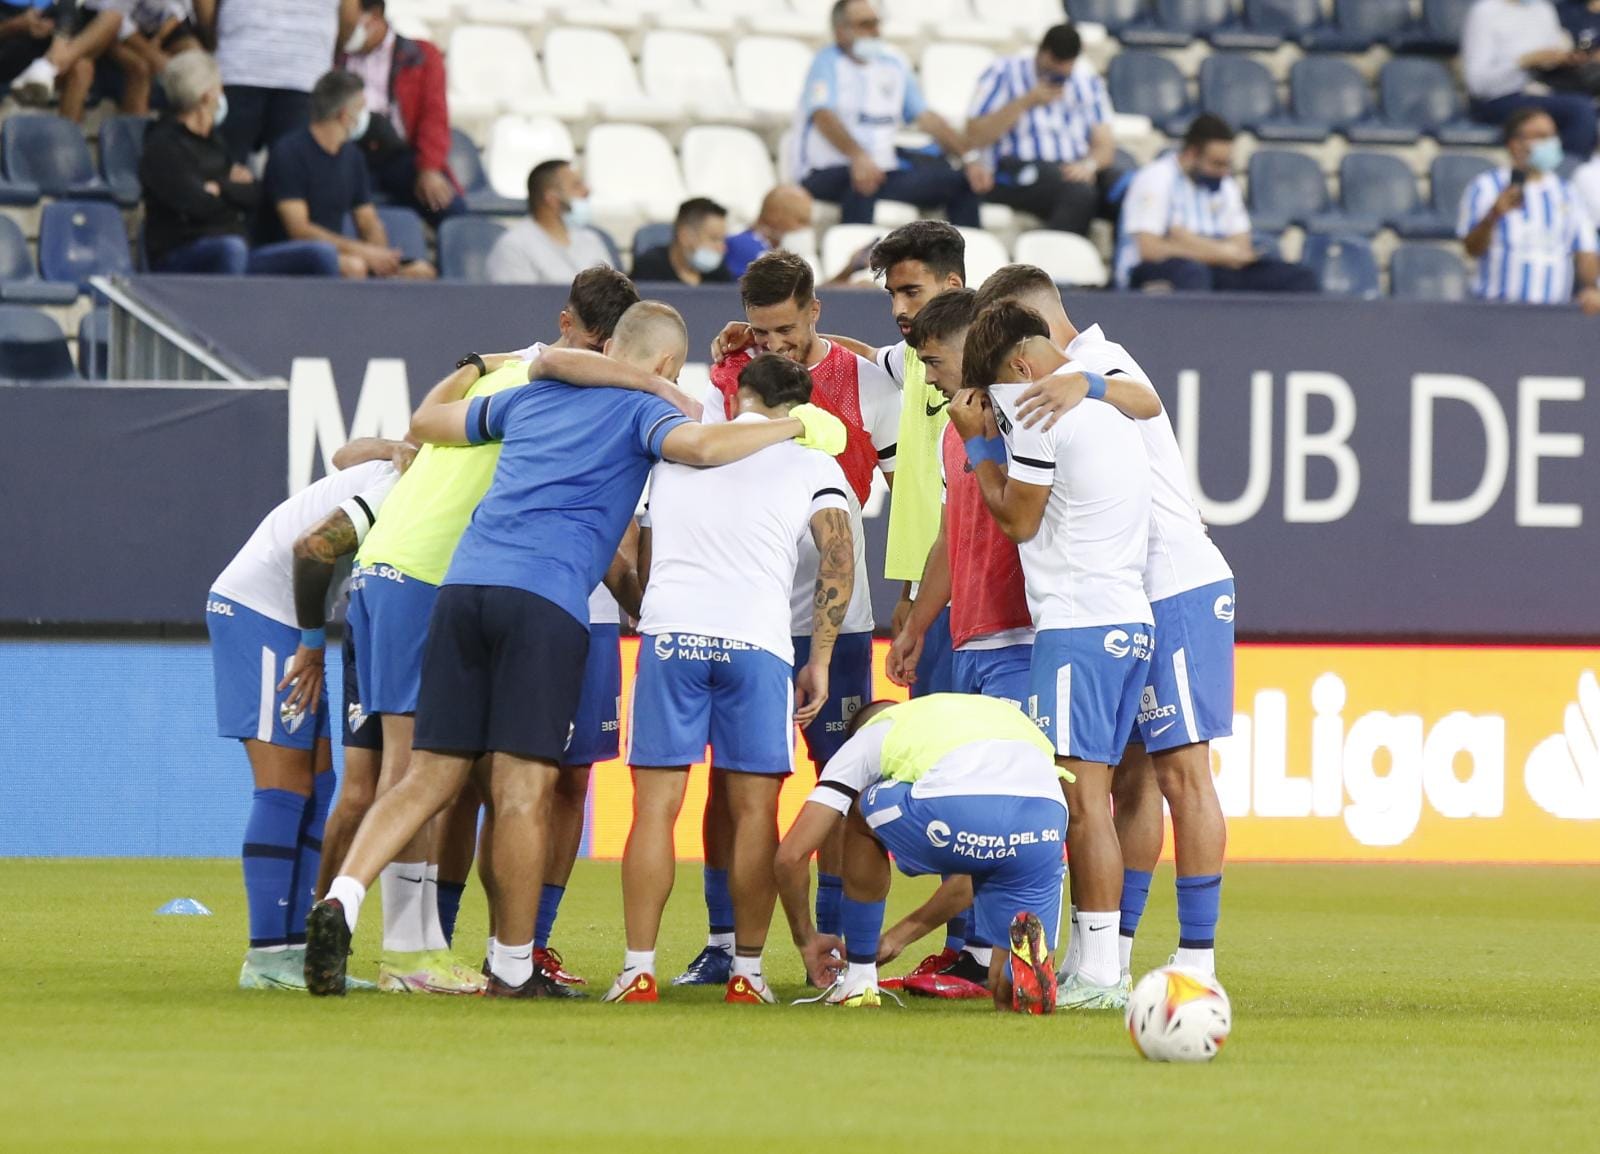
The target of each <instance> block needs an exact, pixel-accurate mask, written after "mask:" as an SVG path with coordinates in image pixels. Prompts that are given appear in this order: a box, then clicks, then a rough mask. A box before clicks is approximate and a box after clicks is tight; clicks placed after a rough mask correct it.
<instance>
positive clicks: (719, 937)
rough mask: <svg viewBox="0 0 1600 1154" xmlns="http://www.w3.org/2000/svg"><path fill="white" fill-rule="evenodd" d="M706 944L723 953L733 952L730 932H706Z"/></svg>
mask: <svg viewBox="0 0 1600 1154" xmlns="http://www.w3.org/2000/svg"><path fill="white" fill-rule="evenodd" d="M706 945H707V946H709V947H710V948H711V949H713V950H721V951H723V952H724V953H728V954H731V953H733V935H732V934H707V935H706Z"/></svg>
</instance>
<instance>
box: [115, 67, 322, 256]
mask: <svg viewBox="0 0 1600 1154" xmlns="http://www.w3.org/2000/svg"><path fill="white" fill-rule="evenodd" d="M161 85H162V88H163V89H164V90H165V91H166V94H167V112H166V115H164V116H163V117H162V118H161V119H160V120H158V121H156V123H154V124H152V125H151V126H150V129H149V131H148V132H146V133H145V138H144V154H143V156H142V157H141V158H140V161H139V182H140V183H141V184H142V185H143V186H144V209H145V224H144V243H145V252H146V255H147V256H148V258H149V261H150V267H151V268H152V269H154V270H155V271H156V272H190V273H218V274H232V275H238V274H241V273H247V272H248V273H257V274H263V275H269V276H338V275H339V253H338V251H337V250H336V249H335V248H334V247H333V245H331V244H325V243H323V242H321V241H314V240H313V241H285V242H284V243H282V244H273V245H267V246H266V247H264V248H258V249H256V250H255V251H253V252H252V251H251V250H250V246H249V244H248V242H247V241H246V239H245V238H246V236H247V235H248V233H249V230H250V224H251V219H252V217H253V216H254V213H255V209H256V204H257V202H258V200H259V199H260V189H259V188H258V186H257V185H256V183H255V178H254V176H253V175H252V174H251V172H250V170H249V169H248V168H246V167H245V166H244V165H242V164H238V163H235V162H233V161H231V160H229V159H228V146H227V145H226V144H225V143H224V142H223V140H222V136H221V134H220V133H219V132H218V131H217V129H218V127H219V125H220V124H221V123H222V121H223V119H224V116H225V114H226V112H227V104H226V102H225V98H224V97H223V95H222V72H221V70H220V69H218V67H217V62H216V61H215V60H213V59H212V58H211V57H210V56H208V55H207V54H206V53H204V52H201V51H199V50H194V51H191V52H184V53H181V54H179V55H178V56H175V57H173V60H172V63H171V64H169V65H167V68H166V71H165V72H163V73H162V74H161Z"/></svg>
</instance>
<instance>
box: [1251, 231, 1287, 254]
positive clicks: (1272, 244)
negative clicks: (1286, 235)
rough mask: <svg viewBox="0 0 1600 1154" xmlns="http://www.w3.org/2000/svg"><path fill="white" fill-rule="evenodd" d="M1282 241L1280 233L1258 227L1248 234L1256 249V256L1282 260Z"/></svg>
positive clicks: (1252, 245)
mask: <svg viewBox="0 0 1600 1154" xmlns="http://www.w3.org/2000/svg"><path fill="white" fill-rule="evenodd" d="M1282 243H1283V234H1282V233H1278V232H1266V231H1263V230H1261V229H1259V228H1258V229H1256V230H1255V231H1254V232H1252V233H1251V234H1250V244H1251V247H1253V248H1254V249H1255V250H1256V255H1257V256H1269V257H1271V258H1272V259H1273V260H1282V259H1283V247H1282Z"/></svg>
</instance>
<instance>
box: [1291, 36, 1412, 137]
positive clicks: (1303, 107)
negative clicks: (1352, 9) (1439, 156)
mask: <svg viewBox="0 0 1600 1154" xmlns="http://www.w3.org/2000/svg"><path fill="white" fill-rule="evenodd" d="M1289 94H1290V102H1291V104H1292V106H1293V108H1294V115H1295V119H1296V120H1299V121H1301V122H1303V123H1305V124H1315V125H1320V126H1322V127H1323V128H1325V129H1327V130H1330V131H1333V132H1339V133H1342V134H1343V135H1345V136H1347V137H1348V138H1349V139H1351V140H1357V141H1360V142H1361V143H1363V144H1410V143H1414V142H1415V141H1416V140H1417V139H1418V137H1419V136H1420V135H1421V133H1420V132H1418V131H1417V129H1415V128H1413V127H1410V126H1407V125H1396V124H1386V123H1384V122H1382V121H1379V120H1377V119H1376V118H1375V117H1373V115H1372V106H1371V101H1370V99H1369V97H1368V93H1367V82H1366V81H1365V80H1363V79H1362V77H1361V73H1359V72H1357V71H1356V69H1355V66H1354V65H1352V64H1349V63H1347V62H1345V61H1343V60H1336V59H1334V58H1333V57H1328V56H1308V57H1306V58H1305V59H1304V60H1297V61H1296V62H1295V65H1294V67H1293V68H1291V69H1290V70H1289Z"/></svg>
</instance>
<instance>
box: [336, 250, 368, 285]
mask: <svg viewBox="0 0 1600 1154" xmlns="http://www.w3.org/2000/svg"><path fill="white" fill-rule="evenodd" d="M339 275H340V276H342V277H343V278H344V279H345V280H366V279H367V262H366V261H364V260H362V259H361V258H360V257H358V256H353V255H351V254H350V253H346V252H342V253H340V254H339Z"/></svg>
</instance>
